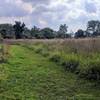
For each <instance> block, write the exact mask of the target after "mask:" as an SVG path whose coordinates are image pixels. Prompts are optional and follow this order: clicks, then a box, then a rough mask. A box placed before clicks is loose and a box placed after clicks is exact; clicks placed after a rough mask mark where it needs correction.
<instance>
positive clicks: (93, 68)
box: [80, 62, 100, 81]
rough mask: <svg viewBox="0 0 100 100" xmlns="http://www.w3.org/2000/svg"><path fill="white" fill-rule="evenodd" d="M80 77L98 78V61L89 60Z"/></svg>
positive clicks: (99, 74)
mask: <svg viewBox="0 0 100 100" xmlns="http://www.w3.org/2000/svg"><path fill="white" fill-rule="evenodd" d="M80 77H82V78H85V79H88V80H96V81H98V80H100V62H91V63H90V64H89V65H88V68H86V69H84V70H83V71H82V72H81V73H80Z"/></svg>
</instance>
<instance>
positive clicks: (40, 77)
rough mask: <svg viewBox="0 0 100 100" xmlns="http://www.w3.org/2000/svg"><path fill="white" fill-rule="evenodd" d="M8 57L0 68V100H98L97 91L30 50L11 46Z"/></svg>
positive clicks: (99, 93) (99, 92) (98, 92)
mask: <svg viewBox="0 0 100 100" xmlns="http://www.w3.org/2000/svg"><path fill="white" fill-rule="evenodd" d="M10 54H11V55H10V56H11V57H10V58H9V59H8V62H7V63H4V64H0V100H67V98H70V99H69V100H73V99H72V98H73V96H76V95H77V96H78V98H79V100H99V99H100V98H96V96H99V95H100V91H99V89H98V87H97V88H93V89H92V88H91V85H90V83H87V82H84V81H79V80H78V79H77V77H76V76H75V75H74V74H72V73H69V72H65V71H64V70H63V68H62V67H61V66H59V65H56V64H55V63H53V62H50V61H49V60H48V59H47V58H45V57H43V56H41V55H39V54H36V53H35V52H34V51H33V50H29V49H28V48H25V47H22V46H18V45H13V46H12V47H11V51H10ZM83 86H84V87H83ZM94 91H96V92H94ZM82 96H83V99H82V98H80V97H82ZM84 97H85V99H84ZM93 97H94V98H93ZM86 98H87V99H86Z"/></svg>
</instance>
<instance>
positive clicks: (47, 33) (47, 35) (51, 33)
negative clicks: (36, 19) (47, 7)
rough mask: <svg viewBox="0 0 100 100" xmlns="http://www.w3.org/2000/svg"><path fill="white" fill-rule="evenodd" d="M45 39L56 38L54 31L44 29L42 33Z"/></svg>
mask: <svg viewBox="0 0 100 100" xmlns="http://www.w3.org/2000/svg"><path fill="white" fill-rule="evenodd" d="M40 33H41V34H43V37H44V38H47V39H52V38H54V37H55V34H54V31H53V30H52V29H50V28H44V29H42V30H41V31H40Z"/></svg>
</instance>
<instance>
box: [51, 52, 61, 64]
mask: <svg viewBox="0 0 100 100" xmlns="http://www.w3.org/2000/svg"><path fill="white" fill-rule="evenodd" d="M50 60H51V61H53V62H56V63H59V62H61V57H60V55H59V54H54V55H52V56H51V57H50Z"/></svg>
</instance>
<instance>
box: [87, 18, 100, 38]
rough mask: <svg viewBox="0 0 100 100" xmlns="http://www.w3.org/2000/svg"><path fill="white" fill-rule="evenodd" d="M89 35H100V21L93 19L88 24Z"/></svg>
mask: <svg viewBox="0 0 100 100" xmlns="http://www.w3.org/2000/svg"><path fill="white" fill-rule="evenodd" d="M86 32H87V36H98V35H100V21H98V20H91V21H88V24H87V30H86Z"/></svg>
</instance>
